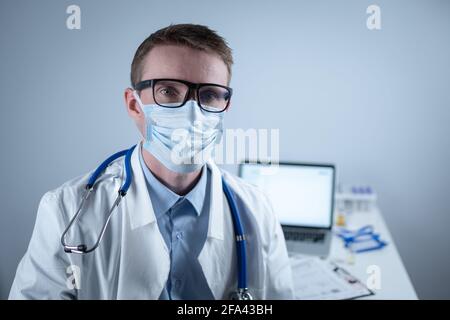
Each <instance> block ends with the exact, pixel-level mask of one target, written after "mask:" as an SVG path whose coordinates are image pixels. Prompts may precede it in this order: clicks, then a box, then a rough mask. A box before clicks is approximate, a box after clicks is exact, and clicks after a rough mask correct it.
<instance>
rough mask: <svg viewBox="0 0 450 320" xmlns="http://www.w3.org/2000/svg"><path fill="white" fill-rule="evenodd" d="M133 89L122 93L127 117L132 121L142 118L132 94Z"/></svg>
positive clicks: (140, 110) (139, 108)
mask: <svg viewBox="0 0 450 320" xmlns="http://www.w3.org/2000/svg"><path fill="white" fill-rule="evenodd" d="M133 91H134V90H133V89H131V88H126V89H125V92H124V98H125V107H126V109H127V113H128V115H129V116H130V117H131V118H133V119H134V120H137V119H140V118H142V117H143V116H144V114H143V112H142V109H141V107H140V106H139V104H138V102H137V100H136V98H135V97H134V94H133Z"/></svg>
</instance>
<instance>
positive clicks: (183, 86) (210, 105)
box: [135, 79, 233, 113]
mask: <svg viewBox="0 0 450 320" xmlns="http://www.w3.org/2000/svg"><path fill="white" fill-rule="evenodd" d="M147 89H151V90H152V95H153V100H155V103H156V104H157V105H159V106H161V107H166V108H179V107H182V106H183V105H184V104H185V103H186V101H188V99H189V96H190V92H191V90H194V89H195V96H196V98H197V102H198V104H199V106H200V108H202V109H203V110H205V111H208V112H215V113H218V112H223V111H225V110H226V109H227V108H228V105H229V104H230V100H231V95H232V94H233V89H231V88H230V87H226V86H222V85H219V84H215V83H192V82H189V81H185V80H177V79H150V80H144V81H141V82H139V83H138V84H136V86H135V90H136V91H139V92H140V91H143V90H147Z"/></svg>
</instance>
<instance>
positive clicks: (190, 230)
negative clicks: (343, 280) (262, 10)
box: [10, 24, 293, 299]
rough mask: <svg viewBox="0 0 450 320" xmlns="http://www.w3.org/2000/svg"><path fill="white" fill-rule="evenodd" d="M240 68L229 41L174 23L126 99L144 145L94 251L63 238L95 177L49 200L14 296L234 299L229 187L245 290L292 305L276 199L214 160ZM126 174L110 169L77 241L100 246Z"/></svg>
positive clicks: (144, 55)
mask: <svg viewBox="0 0 450 320" xmlns="http://www.w3.org/2000/svg"><path fill="white" fill-rule="evenodd" d="M232 63H233V59H232V55H231V49H230V48H229V47H228V45H227V44H226V42H225V40H224V39H223V38H222V37H220V36H219V35H218V34H217V33H216V32H214V31H212V30H210V29H209V28H207V27H205V26H201V25H192V24H180V25H171V26H169V27H166V28H164V29H161V30H158V31H156V32H155V33H153V34H152V35H150V36H149V37H148V38H147V39H146V40H145V41H144V42H143V43H142V44H141V45H140V46H139V48H138V49H137V52H136V54H135V56H134V59H133V62H132V67H131V85H132V87H131V88H128V89H126V90H125V103H126V107H127V112H128V115H129V116H130V117H131V118H132V119H133V120H134V122H135V123H136V125H137V127H138V129H139V131H140V132H141V134H142V136H143V141H141V142H140V143H139V144H138V145H137V146H136V148H135V149H134V151H133V153H132V155H131V168H132V182H131V185H130V188H129V190H128V192H127V195H126V196H125V197H124V198H123V200H122V201H121V202H120V203H119V205H118V206H117V208H116V210H117V212H115V213H114V215H113V216H112V218H111V220H110V223H109V225H108V227H107V229H106V232H105V234H104V237H103V239H102V242H101V243H100V245H99V246H98V247H97V249H96V250H94V251H92V252H90V253H87V254H76V253H67V252H65V251H64V250H63V247H62V245H61V243H60V239H61V235H62V233H63V232H64V230H65V228H66V226H67V225H68V224H69V221H70V219H71V218H72V217H73V215H74V214H75V212H76V210H77V207H78V205H79V202H80V199H81V198H82V196H83V193H84V191H85V189H84V188H85V185H86V182H87V180H88V178H89V176H90V174H87V175H86V176H83V177H81V178H76V179H74V180H71V181H69V182H67V183H65V184H64V185H62V186H61V187H59V188H57V189H56V190H53V191H50V192H48V193H46V194H45V195H44V197H43V198H42V200H41V203H40V206H39V210H38V214H37V220H36V225H35V229H34V232H33V235H32V239H31V241H30V245H29V247H28V250H27V252H26V254H25V256H24V257H23V259H22V261H21V262H20V264H19V267H18V270H17V274H16V278H15V280H14V283H13V286H12V289H11V293H10V298H12V299H16V298H19V299H20V298H21V299H48V298H50V299H59V298H66V299H228V298H230V297H231V296H232V295H233V293H234V292H236V289H237V283H238V282H237V278H238V269H239V268H238V263H237V253H238V252H237V249H236V241H240V240H241V239H236V237H235V233H234V228H233V223H234V221H233V219H232V215H231V212H230V207H229V202H228V201H227V198H226V197H225V195H224V191H223V189H222V181H224V182H225V183H226V185H227V186H229V188H230V190H231V192H232V194H233V196H234V198H235V203H236V206H237V209H238V212H239V216H240V219H241V223H242V225H243V227H244V230H245V240H246V245H247V249H246V252H245V254H246V257H247V278H248V280H247V282H248V286H247V287H248V290H249V291H248V292H249V293H250V294H251V295H252V296H253V298H256V299H271V298H274V299H289V298H292V294H293V293H292V278H291V277H292V275H291V270H290V266H289V260H288V255H287V251H286V246H285V242H284V237H283V234H282V230H281V227H280V224H279V223H278V221H277V219H276V217H275V215H274V213H273V211H272V209H271V206H270V203H269V201H268V199H267V198H266V197H265V195H263V194H262V193H261V192H260V191H259V190H258V189H256V188H255V187H253V186H251V185H249V184H246V183H245V182H243V181H242V180H240V179H238V178H236V177H234V176H232V175H230V174H228V173H226V172H222V171H221V170H220V169H219V168H218V167H217V166H216V164H215V163H214V161H213V160H212V155H213V152H212V150H213V147H214V146H215V144H216V143H218V142H219V141H220V138H221V134H222V119H223V116H224V114H225V113H226V111H227V109H228V108H229V107H230V100H231V96H232V90H231V88H229V87H228V86H229V83H230V79H231V67H232ZM236 112H239V111H238V110H236ZM186 135H187V137H189V138H188V139H187V140H186V139H185V138H186ZM192 137H195V138H194V139H191V138H192ZM183 139H184V140H183ZM180 141H184V142H186V141H188V142H191V143H185V144H182V143H180ZM124 176H125V169H124V159H123V158H120V159H118V160H116V161H114V162H113V163H112V164H111V165H110V166H108V167H107V168H106V170H105V172H104V173H103V174H102V175H101V176H100V178H99V179H98V181H97V182H96V184H95V187H94V191H93V194H92V195H91V196H90V198H89V200H88V201H87V202H86V205H85V208H84V212H83V214H82V216H81V218H80V219H79V220H78V221H77V222H76V223H75V224H74V225H73V226H72V229H71V230H70V232H68V234H67V236H66V237H65V240H66V241H67V242H68V243H84V244H87V246H90V247H92V245H93V244H94V243H95V241H96V239H97V237H98V235H99V232H100V230H101V227H102V225H103V224H104V222H105V219H106V215H107V213H108V211H109V208H110V207H111V205H112V203H113V202H114V200H115V198H116V196H117V190H118V189H119V187H120V186H121V185H122V183H123V179H124Z"/></svg>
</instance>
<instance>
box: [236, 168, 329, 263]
mask: <svg viewBox="0 0 450 320" xmlns="http://www.w3.org/2000/svg"><path fill="white" fill-rule="evenodd" d="M239 176H240V177H241V178H242V179H244V180H245V181H248V182H250V183H252V184H255V185H257V186H258V187H260V188H261V189H262V190H263V191H264V192H265V193H266V194H267V195H268V196H269V198H270V201H271V203H272V206H273V209H274V211H275V214H276V215H277V217H278V220H279V221H280V223H281V227H282V229H283V233H284V237H285V239H286V245H287V249H288V252H289V253H295V254H306V255H316V256H321V257H326V256H328V254H329V252H330V245H331V237H332V230H331V228H332V226H333V212H334V186H335V166H334V165H332V164H313V163H286V162H283V163H279V164H277V165H271V164H264V163H259V162H249V161H246V162H244V163H241V164H240V166H239Z"/></svg>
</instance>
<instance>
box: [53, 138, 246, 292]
mask: <svg viewBox="0 0 450 320" xmlns="http://www.w3.org/2000/svg"><path fill="white" fill-rule="evenodd" d="M135 148H136V145H134V146H132V147H131V148H130V149H125V150H122V151H119V152H116V153H114V154H113V155H111V156H110V157H108V158H107V159H106V160H105V161H103V162H102V163H101V164H100V165H99V166H98V167H97V169H95V171H94V172H93V173H92V175H91V176H90V177H89V180H88V183H87V184H86V186H85V193H84V195H83V197H82V199H81V203H80V205H79V206H78V209H77V211H76V212H75V215H74V216H73V217H72V219H71V220H70V222H69V224H68V225H67V227H66V229H65V230H64V232H63V234H62V235H61V244H62V246H63V248H64V251H65V252H67V253H79V254H86V253H89V252H92V251H94V250H95V249H97V247H98V246H99V244H100V242H101V240H102V238H103V235H104V233H105V231H106V228H107V226H108V224H109V220H110V219H111V216H112V213H113V212H114V209H115V208H116V207H117V206H118V205H119V203H120V201H121V199H122V198H123V197H125V196H126V194H127V192H128V189H129V187H130V185H131V179H132V173H131V154H132V153H133V150H134V149H135ZM123 156H125V162H124V166H125V181H124V183H123V184H122V186H121V187H120V189H119V191H118V196H117V198H116V200H115V201H114V204H113V205H112V207H111V209H110V210H109V214H108V217H107V219H106V221H105V223H104V224H103V227H102V230H101V231H100V234H99V237H98V238H97V241H96V242H95V244H94V245H93V246H92V248H89V249H88V248H87V246H86V245H85V244H79V245H76V246H72V245H68V244H67V243H66V242H65V238H66V235H67V233H68V232H69V229H70V227H71V226H72V225H73V224H74V222H75V221H77V220H78V219H79V217H80V213H81V211H82V208H83V207H84V204H85V203H86V199H87V198H88V197H89V195H90V194H91V192H92V190H93V189H94V185H95V182H96V181H97V179H98V177H99V176H100V175H101V174H102V173H103V172H104V171H105V169H106V168H107V167H108V166H109V165H110V164H111V163H112V162H113V161H115V160H116V159H118V158H120V157H123ZM222 188H223V191H224V193H225V196H226V198H227V201H228V204H229V206H230V211H231V217H232V220H233V228H234V234H235V237H236V239H235V241H236V252H237V264H238V285H237V287H238V288H237V290H236V292H234V293H232V294H231V299H236V300H251V299H253V297H252V296H251V294H250V292H249V291H248V287H247V255H246V237H245V233H244V228H243V225H242V223H241V219H240V215H239V210H238V207H237V204H236V199H235V197H234V194H233V192H232V191H231V188H230V187H229V186H228V184H227V183H226V182H225V180H224V179H223V178H222Z"/></svg>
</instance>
